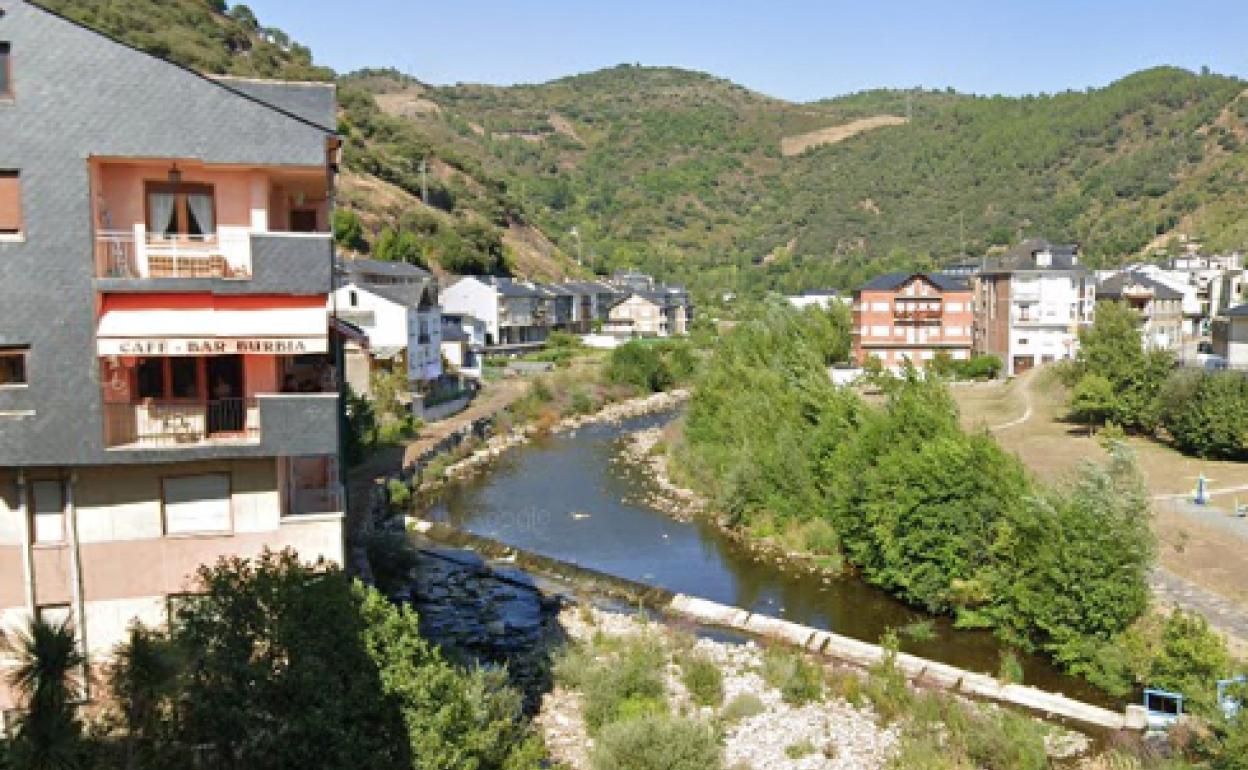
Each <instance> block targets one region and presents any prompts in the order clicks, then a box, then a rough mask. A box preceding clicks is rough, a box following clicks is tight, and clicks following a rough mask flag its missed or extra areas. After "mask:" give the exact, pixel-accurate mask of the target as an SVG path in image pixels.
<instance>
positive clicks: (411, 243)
mask: <svg viewBox="0 0 1248 770" xmlns="http://www.w3.org/2000/svg"><path fill="white" fill-rule="evenodd" d="M373 254H374V256H376V257H377V259H381V260H385V261H387V262H407V263H408V264H412V265H418V266H420V267H425V266H426V265H425V256H424V253H423V251H422V250H421V247H420V239H419V238H418V237H417V236H416V234H415V233H413V232H411V231H409V230H394V229H392V228H389V227H387V228H385V229H383V230H382V231H381V235H379V236H377V243H376V244H375V245H374V246H373Z"/></svg>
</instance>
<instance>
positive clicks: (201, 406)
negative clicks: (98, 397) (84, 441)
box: [104, 398, 260, 448]
mask: <svg viewBox="0 0 1248 770" xmlns="http://www.w3.org/2000/svg"><path fill="white" fill-rule="evenodd" d="M259 438H260V410H259V405H258V404H257V402H256V399H254V398H221V399H215V400H212V401H206V402H204V401H200V402H193V401H192V402H188V401H171V400H170V401H166V400H160V399H144V400H143V401H141V402H140V403H137V404H104V445H105V446H107V447H120V446H134V447H137V448H160V447H180V446H187V445H191V444H202V443H204V442H207V441H227V442H229V441H234V442H239V441H242V442H254V441H258V440H259Z"/></svg>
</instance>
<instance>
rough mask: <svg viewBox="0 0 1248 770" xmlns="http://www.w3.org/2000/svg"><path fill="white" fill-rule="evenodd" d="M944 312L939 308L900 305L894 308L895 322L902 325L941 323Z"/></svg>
mask: <svg viewBox="0 0 1248 770" xmlns="http://www.w3.org/2000/svg"><path fill="white" fill-rule="evenodd" d="M942 315H943V311H942V310H941V308H939V307H919V306H916V305H906V304H902V303H898V304H897V305H896V306H894V308H893V320H894V321H896V322H902V323H921V322H925V321H939V320H940V318H941V316H942Z"/></svg>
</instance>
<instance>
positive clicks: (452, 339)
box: [442, 313, 485, 379]
mask: <svg viewBox="0 0 1248 770" xmlns="http://www.w3.org/2000/svg"><path fill="white" fill-rule="evenodd" d="M484 353H485V322H484V321H482V320H481V319H479V318H473V317H472V316H470V315H464V314H463V313H443V314H442V359H443V360H444V361H446V363H447V366H448V367H450V371H451V372H454V373H455V374H459V375H462V376H465V377H472V378H474V379H480V378H481V366H482V358H483V356H484Z"/></svg>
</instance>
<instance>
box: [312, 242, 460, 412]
mask: <svg viewBox="0 0 1248 770" xmlns="http://www.w3.org/2000/svg"><path fill="white" fill-rule="evenodd" d="M338 275H339V280H338V285H337V287H336V288H335V289H334V295H333V298H332V300H331V307H332V308H333V309H334V310H335V311H336V312H337V315H338V317H339V318H340V319H343V320H346V321H349V322H351V323H353V324H355V325H356V326H357V327H359V328H360V329H361V330H363V332H364V334H365V335H366V336H367V338H368V344H367V346H366V347H365V346H359V345H349V346H348V347H347V350H346V360H345V368H346V372H345V374H346V378H347V383H348V384H349V385H350V386H351V389H352V390H353V391H355V392H356V393H361V394H366V395H371V393H372V377H373V374H374V373H376V372H378V371H383V370H385V371H393V370H395V369H398V370H399V371H402V372H404V377H405V378H406V380H407V383H408V388H409V391H408V392H409V393H410V394H411V395H412V396H413V397H416V396H418V395H420V394H422V393H425V392H427V391H428V390H429V389H430V388H431V387H432V386H433V384H434V383H435V382H436V381H437V380H438V379H439V378H440V377H441V376H442V374H443V372H442V340H441V335H442V319H441V317H440V316H441V308H440V307H439V306H438V282H437V279H436V278H435V277H434V276H433V274H432V273H430V272H429V271H428V270H424V269H422V268H420V267H417V266H416V265H410V264H407V263H406V262H386V261H381V260H374V259H353V260H346V261H343V262H340V263H339V265H338Z"/></svg>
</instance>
